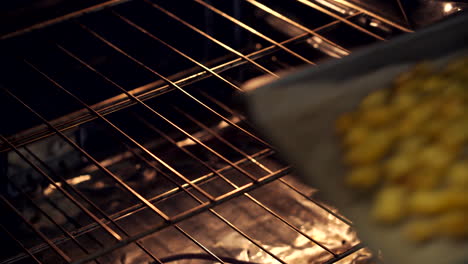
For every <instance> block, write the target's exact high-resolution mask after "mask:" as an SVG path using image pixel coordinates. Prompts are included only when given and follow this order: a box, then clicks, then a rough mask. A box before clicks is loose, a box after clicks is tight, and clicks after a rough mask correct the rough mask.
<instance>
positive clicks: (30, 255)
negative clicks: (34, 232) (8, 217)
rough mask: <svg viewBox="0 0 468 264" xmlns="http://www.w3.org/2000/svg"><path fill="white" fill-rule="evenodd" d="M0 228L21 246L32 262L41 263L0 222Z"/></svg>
mask: <svg viewBox="0 0 468 264" xmlns="http://www.w3.org/2000/svg"><path fill="white" fill-rule="evenodd" d="M0 229H1V230H2V231H3V232H4V233H5V234H7V235H8V236H9V237H10V238H11V239H12V240H13V241H14V242H15V243H16V244H17V245H18V246H19V247H21V249H22V250H23V251H24V252H25V253H26V254H27V256H29V257H30V258H32V259H33V260H34V262H36V263H39V264H41V262H40V261H39V260H38V259H37V258H36V256H34V254H33V253H31V251H29V249H27V248H26V247H25V246H24V245H23V243H21V241H19V240H18V239H17V238H16V237H15V236H14V235H13V234H12V233H10V231H8V229H6V228H5V227H4V226H3V225H2V224H0Z"/></svg>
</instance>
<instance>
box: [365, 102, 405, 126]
mask: <svg viewBox="0 0 468 264" xmlns="http://www.w3.org/2000/svg"><path fill="white" fill-rule="evenodd" d="M395 113H396V112H395V111H394V109H392V108H390V107H385V106H380V107H375V108H373V109H372V110H366V111H360V112H359V117H360V122H363V123H364V124H366V125H367V126H370V127H378V126H384V125H386V124H389V123H390V122H392V119H394V118H395V116H396V115H395Z"/></svg>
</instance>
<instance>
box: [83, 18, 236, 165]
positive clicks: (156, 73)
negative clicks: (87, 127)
mask: <svg viewBox="0 0 468 264" xmlns="http://www.w3.org/2000/svg"><path fill="white" fill-rule="evenodd" d="M79 25H80V26H82V27H83V28H84V29H85V30H87V31H88V32H89V33H91V34H92V35H93V36H95V37H96V38H98V39H99V40H101V41H102V42H104V43H105V44H107V45H108V46H109V47H111V48H113V49H114V50H116V51H117V52H119V53H121V54H122V55H124V56H125V57H127V58H129V59H130V60H132V61H133V62H135V63H137V64H138V65H140V66H141V67H143V68H145V69H146V70H148V71H149V72H151V73H153V74H154V75H156V76H158V77H159V78H161V79H162V80H164V82H166V83H167V84H168V85H170V86H172V87H174V88H176V89H177V90H179V91H181V92H182V93H183V94H184V95H186V96H187V97H189V98H190V99H192V100H193V101H195V102H197V103H198V104H200V105H201V106H203V107H204V108H206V109H207V110H208V111H210V112H211V113H213V114H215V115H217V116H218V117H220V118H221V119H223V120H224V121H225V122H227V123H229V124H230V125H232V126H234V127H236V128H237V129H239V130H244V129H243V128H241V127H239V126H238V125H237V124H236V123H234V122H232V121H231V120H229V118H226V117H225V116H223V115H221V114H220V113H218V112H216V111H215V110H213V109H212V108H211V107H209V106H208V105H206V104H205V103H203V102H202V101H200V100H199V99H197V98H196V97H195V96H193V95H192V94H191V93H189V92H187V91H186V90H184V89H182V87H180V86H178V85H177V84H176V83H175V82H173V81H171V80H170V79H168V78H167V77H165V76H163V75H161V74H160V73H159V72H157V71H155V70H154V69H152V68H150V67H148V66H147V65H145V64H144V63H143V62H141V61H140V60H138V59H136V58H134V57H132V56H131V55H130V54H128V53H127V52H125V51H124V50H122V49H120V48H119V47H117V46H116V45H114V44H112V43H111V42H110V41H108V40H107V39H105V38H104V37H102V36H101V35H99V34H98V33H97V32H95V31H93V30H92V29H90V28H88V27H86V26H85V25H83V24H79ZM118 88H121V87H120V86H118ZM122 90H123V91H124V93H125V94H126V95H127V96H129V97H131V98H132V99H134V100H137V102H138V103H139V104H141V105H143V106H144V107H145V108H147V109H148V110H150V111H151V112H152V113H154V114H155V115H157V116H158V117H160V118H161V119H163V120H164V121H166V122H167V123H169V124H171V125H172V126H174V127H175V128H176V129H177V130H179V131H180V132H182V133H184V134H186V135H187V136H188V137H190V138H191V139H192V140H193V141H195V142H196V141H197V139H195V138H193V137H192V135H190V133H187V132H186V131H184V130H183V129H181V128H180V127H178V126H177V125H176V124H175V123H173V122H171V121H170V120H169V119H167V118H166V117H164V116H163V115H161V114H159V113H158V112H157V111H156V110H154V109H153V108H151V107H149V106H148V105H146V104H145V103H144V102H142V101H141V100H139V99H138V98H136V97H135V96H133V95H132V94H130V93H128V92H127V91H126V90H125V89H123V88H122ZM90 109H92V108H90ZM92 110H93V111H94V112H96V111H95V110H94V109H92ZM96 114H99V113H98V112H96ZM197 143H198V144H203V143H202V142H197ZM215 155H216V154H215ZM226 162H227V161H226Z"/></svg>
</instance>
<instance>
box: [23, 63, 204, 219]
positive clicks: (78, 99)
mask: <svg viewBox="0 0 468 264" xmlns="http://www.w3.org/2000/svg"><path fill="white" fill-rule="evenodd" d="M26 63H27V64H28V65H30V66H31V67H32V68H33V69H35V70H36V71H37V72H38V73H40V74H41V75H43V76H44V77H45V78H47V79H48V80H49V81H50V82H52V83H53V84H54V85H55V86H56V87H57V88H59V89H60V90H61V91H63V92H64V93H66V94H68V95H69V96H71V97H72V98H73V99H74V100H76V101H77V102H78V103H80V104H81V105H82V106H84V107H85V108H86V109H88V110H89V111H90V112H92V113H93V114H95V115H97V116H98V117H99V118H100V119H101V120H103V121H104V122H106V123H107V124H108V125H109V126H110V127H112V128H113V129H114V130H115V131H117V132H118V133H119V134H121V135H122V136H124V137H125V138H127V139H128V140H129V141H130V142H132V143H133V144H134V145H136V146H137V147H138V148H140V149H141V150H142V151H144V152H145V153H147V154H148V155H150V156H151V157H152V158H153V159H155V160H156V161H158V162H159V163H160V164H161V165H163V166H164V167H166V168H167V169H169V170H170V171H171V172H172V173H174V174H175V175H177V176H178V177H180V178H181V179H184V180H185V179H186V178H185V176H184V175H182V174H181V173H180V172H178V171H177V170H176V169H174V168H173V167H171V166H170V165H169V164H167V163H166V162H164V161H163V160H162V159H161V158H159V157H158V156H156V155H154V154H153V153H152V152H151V151H149V150H148V149H147V148H145V147H144V146H143V145H141V144H140V143H138V142H137V141H136V140H134V139H133V138H132V137H130V136H129V135H128V134H127V133H125V132H124V131H123V130H122V129H120V128H119V127H117V126H116V125H115V124H113V123H112V122H111V121H110V120H108V119H107V118H105V117H103V116H102V115H100V114H99V113H98V112H96V111H95V110H94V109H92V108H91V107H90V106H89V105H87V104H86V103H85V102H84V101H83V100H81V99H80V98H79V97H77V96H76V95H74V94H73V93H71V92H70V91H68V90H67V89H65V88H64V87H63V86H62V85H60V84H59V83H57V82H56V81H55V80H53V79H52V78H50V77H49V76H48V75H46V74H45V73H44V72H42V71H41V70H39V69H38V68H37V67H36V66H34V65H33V64H31V63H29V62H27V61H26ZM122 89H123V88H122ZM145 105H146V104H145ZM148 108H149V107H148ZM150 109H151V108H150ZM152 112H153V113H155V114H157V115H158V116H159V117H161V118H165V117H164V116H163V115H161V114H159V113H157V112H156V111H152ZM181 130H182V129H181ZM100 169H101V170H107V169H106V168H105V167H101V168H100ZM107 171H108V172H109V174H112V175H113V176H111V177H112V178H115V180H116V182H118V183H119V184H120V185H122V187H124V188H125V189H127V190H128V191H129V192H130V193H131V194H132V195H133V196H135V197H136V198H137V199H138V200H140V201H142V202H144V203H145V204H146V205H147V206H148V207H149V208H150V209H151V210H153V211H154V212H155V213H157V214H158V215H160V216H161V217H162V218H163V219H165V220H166V221H168V220H169V217H168V216H167V215H166V214H164V213H163V212H162V211H160V210H159V209H157V208H156V207H155V206H154V205H152V204H151V203H150V202H148V201H147V200H146V199H145V198H144V197H143V196H141V195H140V194H139V193H138V192H136V191H135V190H133V189H132V188H131V187H130V186H128V185H127V184H126V183H125V182H124V181H122V180H121V179H119V178H118V177H117V176H116V175H114V174H113V173H111V172H110V171H109V170H107ZM109 176H110V175H109ZM195 188H196V189H197V190H198V191H199V192H200V193H202V194H203V195H204V196H206V197H207V198H208V199H209V200H213V197H212V196H211V195H210V194H208V193H207V192H205V191H204V190H203V189H201V188H199V187H195Z"/></svg>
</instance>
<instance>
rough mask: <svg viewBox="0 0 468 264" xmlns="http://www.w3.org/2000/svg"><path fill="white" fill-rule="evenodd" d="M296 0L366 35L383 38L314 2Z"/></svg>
mask: <svg viewBox="0 0 468 264" xmlns="http://www.w3.org/2000/svg"><path fill="white" fill-rule="evenodd" d="M296 1H297V2H299V3H301V4H304V5H306V6H309V7H312V8H314V9H316V10H318V11H320V12H322V13H324V14H327V15H329V16H331V17H333V18H336V19H338V20H340V21H341V22H343V23H345V24H347V25H350V26H352V27H353V28H355V29H357V30H359V31H361V32H364V33H366V34H368V35H370V36H372V37H374V38H376V39H378V40H385V39H384V38H382V37H381V36H379V35H377V34H374V33H372V32H370V31H369V30H367V29H365V28H363V27H361V26H359V25H356V24H354V23H352V22H350V21H349V20H347V19H345V18H343V17H341V16H339V15H336V14H335V13H333V12H330V11H328V10H327V9H325V8H323V7H321V6H319V5H317V4H315V3H312V2H310V1H308V0H296Z"/></svg>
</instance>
